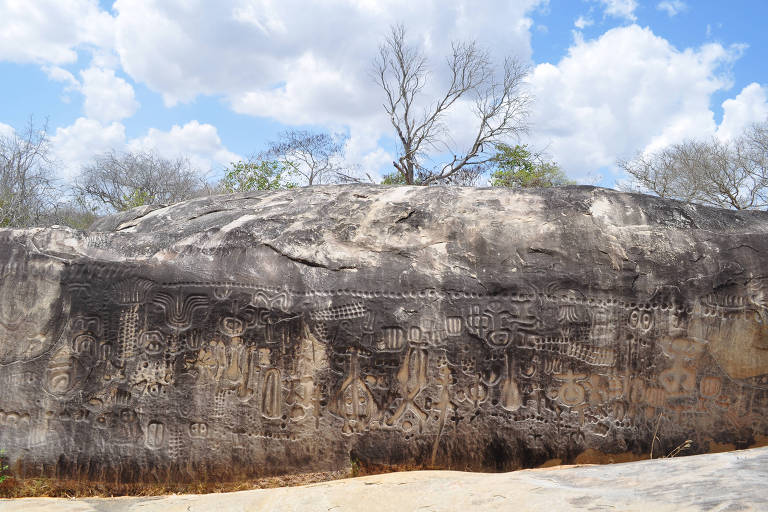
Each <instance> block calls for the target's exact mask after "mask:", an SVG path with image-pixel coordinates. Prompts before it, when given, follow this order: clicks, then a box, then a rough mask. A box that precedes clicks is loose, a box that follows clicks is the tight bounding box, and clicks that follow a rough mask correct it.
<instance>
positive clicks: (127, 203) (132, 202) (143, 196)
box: [122, 188, 155, 211]
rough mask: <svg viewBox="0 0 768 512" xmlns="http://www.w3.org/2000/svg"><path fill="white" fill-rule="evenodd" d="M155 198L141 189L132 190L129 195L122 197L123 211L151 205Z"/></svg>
mask: <svg viewBox="0 0 768 512" xmlns="http://www.w3.org/2000/svg"><path fill="white" fill-rule="evenodd" d="M154 200H155V198H154V197H152V194H150V193H149V192H147V191H146V190H144V189H143V188H136V189H133V190H132V191H131V192H130V193H129V194H124V195H123V204H124V206H123V208H122V209H123V211H125V210H130V209H131V208H136V207H137V206H144V205H147V204H152V203H153V202H154Z"/></svg>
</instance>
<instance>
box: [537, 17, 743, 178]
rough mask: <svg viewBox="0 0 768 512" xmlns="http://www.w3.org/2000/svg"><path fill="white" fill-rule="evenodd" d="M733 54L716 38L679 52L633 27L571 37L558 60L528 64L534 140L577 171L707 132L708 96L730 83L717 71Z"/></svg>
mask: <svg viewBox="0 0 768 512" xmlns="http://www.w3.org/2000/svg"><path fill="white" fill-rule="evenodd" d="M738 55H739V48H725V47H723V46H721V45H719V44H707V45H704V46H702V47H700V48H698V49H685V50H679V49H677V48H675V47H674V46H673V45H672V44H670V43H669V42H668V41H667V40H665V39H664V38H662V37H659V36H657V35H655V34H654V33H653V32H652V31H651V30H650V29H648V28H641V27H639V26H637V25H631V26H627V27H619V28H615V29H612V30H609V31H608V32H606V33H605V34H603V35H602V36H600V37H599V38H597V39H594V40H588V41H584V40H582V39H577V40H576V41H575V42H574V44H573V46H572V47H571V48H570V49H569V51H568V55H567V56H566V57H564V58H563V59H562V60H561V61H560V62H558V63H557V64H551V63H544V64H540V65H538V66H536V68H535V69H534V70H533V73H532V75H531V78H530V82H531V87H532V90H533V91H534V94H535V96H536V103H535V106H534V112H533V118H532V126H533V130H534V131H533V133H532V137H533V140H535V141H536V145H537V146H538V147H547V148H548V150H549V152H550V153H551V154H552V155H553V157H554V158H555V159H556V160H557V161H558V162H560V163H561V164H562V165H563V167H564V169H565V170H566V172H568V173H570V174H572V175H573V176H575V177H584V176H586V175H588V174H589V173H593V172H597V171H598V169H600V168H601V167H611V166H612V165H613V164H614V162H615V161H616V159H617V158H619V157H631V156H633V154H634V153H635V152H636V151H638V150H643V149H646V148H651V149H653V148H657V147H661V146H664V145H667V144H670V143H673V142H677V141H679V140H682V139H684V138H689V137H697V136H705V135H712V134H714V131H715V129H716V123H715V120H714V114H713V112H712V111H711V110H710V107H709V105H710V98H711V96H712V94H713V93H714V92H716V91H720V90H723V89H727V88H728V87H729V86H730V81H729V80H728V79H727V77H726V76H723V75H722V69H723V66H724V65H725V64H728V63H729V62H731V61H732V60H733V59H735V58H737V57H738Z"/></svg>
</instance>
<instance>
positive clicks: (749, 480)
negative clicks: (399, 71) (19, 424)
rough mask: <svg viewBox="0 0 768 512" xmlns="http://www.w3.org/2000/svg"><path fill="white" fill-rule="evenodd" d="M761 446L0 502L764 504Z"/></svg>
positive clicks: (402, 506)
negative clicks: (561, 464)
mask: <svg viewBox="0 0 768 512" xmlns="http://www.w3.org/2000/svg"><path fill="white" fill-rule="evenodd" d="M766 479H768V448H755V449H752V450H744V451H737V452H729V453H719V454H715V455H698V456H695V457H681V458H674V459H663V460H652V461H644V462H631V463H628V464H611V465H604V466H591V467H572V468H555V469H541V470H540V469H536V470H531V471H516V472H512V473H501V474H499V473H497V474H493V475H489V474H487V473H486V474H479V473H461V472H457V471H413V472H404V473H389V474H386V475H376V476H367V477H363V478H355V479H351V480H337V481H335V482H325V483H316V484H312V485H307V486H302V487H282V488H278V489H260V490H253V491H242V492H232V493H225V494H204V495H199V494H198V495H190V494H187V495H174V496H153V497H146V496H145V497H131V498H128V497H126V498H86V499H77V500H72V499H66V498H27V499H17V500H0V509H2V510H3V511H4V512H27V511H29V510H35V511H40V512H58V511H67V512H96V511H98V512H139V511H140V512H153V511H159V512H182V511H183V512H209V511H211V510H232V511H256V510H258V511H259V512H293V511H297V512H320V511H322V512H327V511H329V510H331V511H333V512H353V511H359V510H366V511H368V512H402V511H404V510H420V511H425V512H476V511H489V510H514V511H515V512H551V511H553V510H556V511H558V512H563V511H571V510H572V511H596V510H620V511H622V512H631V511H634V512H647V511H650V510H652V511H654V512H712V511H737V510H738V511H741V512H758V511H763V512H764V511H766V510H768V503H766V500H765V482H766Z"/></svg>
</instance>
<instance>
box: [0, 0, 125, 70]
mask: <svg viewBox="0 0 768 512" xmlns="http://www.w3.org/2000/svg"><path fill="white" fill-rule="evenodd" d="M0 20H2V21H0V26H2V29H1V30H0V60H7V61H11V62H36V63H43V64H65V63H72V62H75V61H76V60H77V52H76V50H77V49H78V48H82V47H85V46H92V47H98V48H110V47H111V46H112V38H113V32H114V31H113V24H112V23H113V18H112V16H110V15H109V13H107V12H105V11H102V10H101V9H100V8H99V5H98V2H97V1H96V0H69V1H66V2H65V1H61V0H35V1H30V0H0Z"/></svg>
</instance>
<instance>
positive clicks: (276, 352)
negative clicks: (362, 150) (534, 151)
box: [0, 186, 768, 481]
mask: <svg viewBox="0 0 768 512" xmlns="http://www.w3.org/2000/svg"><path fill="white" fill-rule="evenodd" d="M766 255H768V214H766V213H762V212H757V213H755V212H753V213H748V212H731V211H723V210H714V209H710V208H705V207H697V206H692V205H686V204H682V203H678V202H674V201H666V200H661V199H658V198H653V197H647V196H641V195H631V194H622V193H617V192H613V191H610V190H604V189H597V188H591V187H567V188H561V189H551V190H532V191H511V190H499V189H470V188H443V187H430V188H419V187H377V186H328V187H314V188H306V189H299V190H295V191H283V192H263V193H250V194H240V195H232V196H215V197H208V198H203V199H197V200H193V201H189V202H186V203H181V204H177V205H173V206H170V207H166V208H159V209H154V210H152V209H149V208H145V209H139V210H133V211H130V212H127V213H124V214H119V215H116V216H113V217H109V218H107V219H104V220H102V221H100V222H98V223H97V224H96V225H95V226H94V227H93V229H92V231H90V232H79V231H73V230H70V229H67V228H59V227H53V228H47V229H29V230H3V231H0V276H1V279H2V281H0V382H1V383H2V387H0V447H2V448H4V449H5V450H6V453H7V456H8V457H9V458H10V462H11V463H12V467H14V468H15V470H16V471H18V472H20V473H26V474H41V473H43V474H57V475H59V476H78V477H81V478H92V479H111V480H120V481H128V480H151V479H162V480H191V479H200V478H217V479H229V478H242V477H246V476H253V475H264V474H270V473H280V472H287V471H309V470H323V469H334V468H339V467H343V466H345V465H347V464H349V462H350V458H351V459H356V460H359V461H361V462H363V463H370V464H394V465H400V464H402V465H413V464H423V465H431V466H439V467H452V468H457V469H465V468H472V469H490V470H501V469H512V468H515V467H521V466H530V465H535V464H539V463H542V462H544V461H546V460H549V459H560V460H562V461H563V462H567V461H571V460H574V459H575V458H576V457H577V456H580V455H583V454H584V453H591V454H600V453H604V454H618V453H624V454H626V453H628V452H631V453H634V454H636V455H639V454H643V453H646V454H647V453H648V452H649V450H650V449H651V442H652V438H653V437H654V433H656V437H657V438H658V440H657V441H655V443H654V445H655V446H654V448H655V449H656V450H657V453H659V452H660V451H668V450H670V449H671V448H673V447H674V446H675V445H677V444H679V443H681V442H683V441H684V440H686V439H690V440H692V441H693V445H692V447H691V449H690V450H691V451H707V450H709V449H713V448H715V447H721V446H722V445H723V444H731V445H733V446H737V447H741V446H747V445H750V444H752V443H754V442H756V441H760V440H761V439H763V436H765V435H766V434H768V257H767V256H766ZM625 456H626V455H625Z"/></svg>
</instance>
